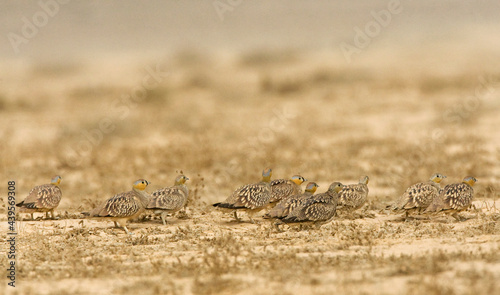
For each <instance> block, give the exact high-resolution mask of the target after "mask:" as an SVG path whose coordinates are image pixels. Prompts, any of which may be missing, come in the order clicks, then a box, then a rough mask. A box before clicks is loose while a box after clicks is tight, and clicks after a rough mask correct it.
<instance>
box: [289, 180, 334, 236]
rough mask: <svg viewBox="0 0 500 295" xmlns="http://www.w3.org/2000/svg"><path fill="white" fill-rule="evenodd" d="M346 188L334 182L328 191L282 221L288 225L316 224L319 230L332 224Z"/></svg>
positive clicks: (310, 199) (297, 208)
mask: <svg viewBox="0 0 500 295" xmlns="http://www.w3.org/2000/svg"><path fill="white" fill-rule="evenodd" d="M342 188H344V185H343V184H342V183H340V182H334V183H332V184H331V185H330V187H328V191H326V192H325V193H322V194H317V195H313V196H311V197H310V198H308V199H307V200H306V201H305V202H304V203H303V204H301V205H300V206H298V207H296V208H295V209H294V210H293V211H292V212H290V214H288V216H287V217H285V218H283V219H281V222H283V223H286V224H314V225H315V226H316V227H317V228H319V227H320V226H321V225H323V224H325V223H328V222H330V221H331V220H332V219H333V217H334V216H335V213H336V210H337V202H338V199H339V192H340V191H341V190H342Z"/></svg>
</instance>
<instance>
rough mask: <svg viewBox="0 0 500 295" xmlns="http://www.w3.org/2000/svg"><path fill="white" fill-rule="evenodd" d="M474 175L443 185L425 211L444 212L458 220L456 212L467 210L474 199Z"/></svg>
mask: <svg viewBox="0 0 500 295" xmlns="http://www.w3.org/2000/svg"><path fill="white" fill-rule="evenodd" d="M476 181H477V180H476V179H475V178H474V177H471V176H469V177H465V178H464V180H463V181H462V183H452V184H448V185H447V186H445V187H444V189H443V191H442V192H441V194H440V195H439V196H438V197H437V198H435V199H434V201H433V202H432V203H431V204H430V205H429V207H427V210H425V212H436V213H437V212H442V211H444V212H446V213H448V214H451V215H452V216H453V217H454V218H455V219H457V220H460V217H459V216H458V213H459V212H461V211H464V210H467V209H468V208H469V207H470V206H471V205H472V200H473V199H474V189H473V188H472V186H473V185H474V184H475V183H476Z"/></svg>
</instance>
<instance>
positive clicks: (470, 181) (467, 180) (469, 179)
mask: <svg viewBox="0 0 500 295" xmlns="http://www.w3.org/2000/svg"><path fill="white" fill-rule="evenodd" d="M462 182H463V183H467V184H468V185H470V186H474V184H475V183H476V182H477V179H475V178H474V177H472V176H467V177H466V178H464V180H463V181H462Z"/></svg>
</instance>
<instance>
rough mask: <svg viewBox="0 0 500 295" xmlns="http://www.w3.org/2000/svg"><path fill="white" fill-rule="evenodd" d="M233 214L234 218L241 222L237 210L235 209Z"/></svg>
mask: <svg viewBox="0 0 500 295" xmlns="http://www.w3.org/2000/svg"><path fill="white" fill-rule="evenodd" d="M233 214H234V219H236V221H238V222H241V219H239V218H238V214H237V213H236V210H234V211H233Z"/></svg>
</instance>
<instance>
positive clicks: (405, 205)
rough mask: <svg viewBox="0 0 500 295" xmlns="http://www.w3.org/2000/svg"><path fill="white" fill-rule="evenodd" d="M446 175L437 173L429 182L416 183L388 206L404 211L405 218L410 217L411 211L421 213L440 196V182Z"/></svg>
mask: <svg viewBox="0 0 500 295" xmlns="http://www.w3.org/2000/svg"><path fill="white" fill-rule="evenodd" d="M445 178H446V175H443V174H441V173H435V174H433V175H432V176H431V177H430V178H429V181H427V182H420V183H416V184H414V185H412V186H410V187H409V188H407V189H406V191H405V192H404V193H403V194H402V195H401V196H400V197H399V199H398V200H397V201H396V202H395V203H394V204H393V205H392V206H391V207H388V208H390V209H391V210H393V211H396V212H398V211H404V212H405V218H408V215H409V214H410V213H414V212H417V213H421V212H423V211H424V210H425V209H427V207H429V205H430V204H431V203H432V201H433V200H434V199H436V198H437V197H438V196H439V191H440V189H441V187H440V185H439V184H440V183H441V181H442V180H443V179H445Z"/></svg>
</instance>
